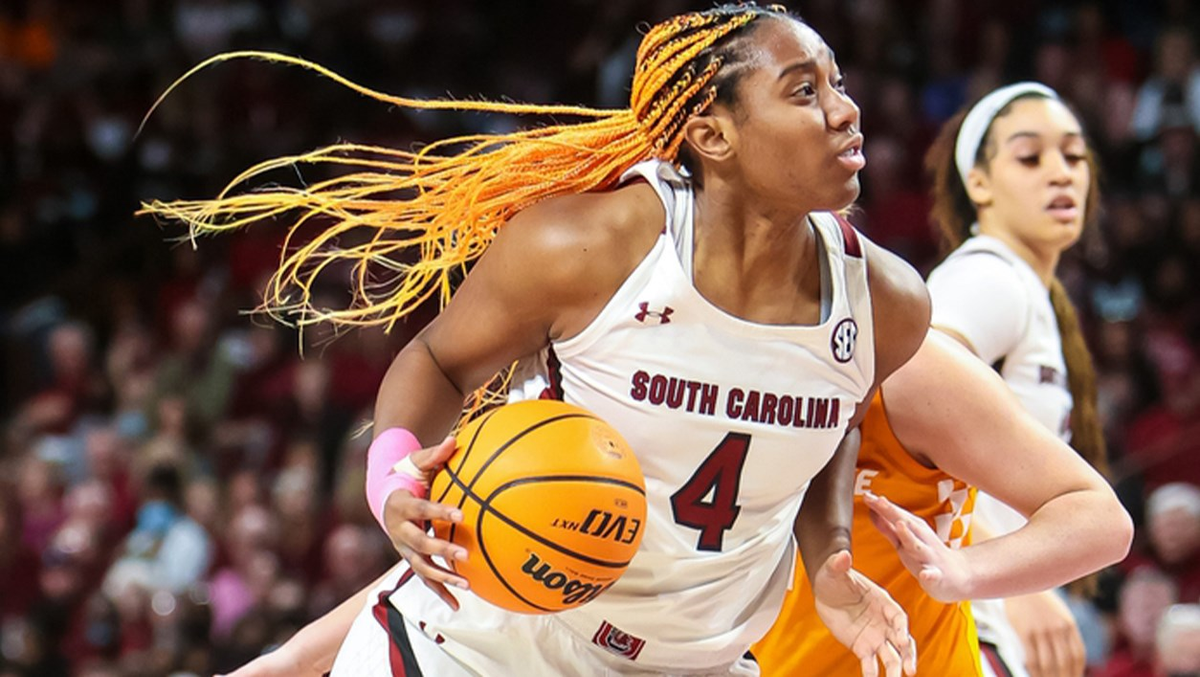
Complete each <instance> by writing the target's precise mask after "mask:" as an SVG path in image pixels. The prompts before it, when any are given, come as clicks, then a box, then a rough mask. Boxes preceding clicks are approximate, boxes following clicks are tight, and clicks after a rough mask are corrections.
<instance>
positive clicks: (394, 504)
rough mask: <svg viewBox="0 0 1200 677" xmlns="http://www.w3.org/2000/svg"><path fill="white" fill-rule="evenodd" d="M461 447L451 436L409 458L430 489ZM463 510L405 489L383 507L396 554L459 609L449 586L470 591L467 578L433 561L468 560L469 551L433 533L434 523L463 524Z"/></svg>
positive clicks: (443, 598)
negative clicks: (458, 446)
mask: <svg viewBox="0 0 1200 677" xmlns="http://www.w3.org/2000/svg"><path fill="white" fill-rule="evenodd" d="M456 448H457V445H456V443H455V441H454V438H453V437H448V438H446V440H445V441H444V442H442V443H441V444H439V445H438V446H436V447H429V448H426V449H422V450H420V451H417V452H413V454H412V456H410V457H409V458H410V459H411V460H412V463H413V465H414V466H416V468H417V470H418V471H419V472H420V473H421V474H422V477H419V478H417V479H418V480H419V481H420V482H421V483H422V484H424V485H425V487H426V489H428V488H429V486H430V484H431V483H432V482H433V476H434V475H435V474H437V472H438V470H440V469H441V467H442V466H443V465H445V463H446V461H447V460H448V459H449V458H450V456H452V455H453V454H454V450H455V449H456ZM462 519H463V516H462V511H461V510H459V509H457V508H454V507H451V506H448V505H444V504H441V503H434V502H433V501H428V500H425V499H423V498H417V497H416V496H413V494H412V492H410V491H407V490H405V489H398V490H396V491H393V492H392V494H391V495H390V496H388V499H387V502H386V503H385V504H384V506H383V523H384V524H385V525H386V526H387V534H388V538H390V539H391V540H392V545H393V546H394V547H395V548H396V552H398V553H400V556H401V557H403V558H404V560H405V561H406V562H408V565H409V566H410V567H411V568H412V570H413V573H415V574H416V575H417V576H419V577H420V578H421V580H422V581H423V582H424V583H425V585H426V586H428V587H429V589H430V590H433V591H434V592H435V593H436V594H437V596H438V597H441V598H442V600H443V601H445V602H446V604H449V605H450V608H452V609H454V610H455V611H457V610H458V600H456V599H455V598H454V595H451V594H450V591H449V590H447V589H446V586H447V585H453V586H455V587H458V588H462V589H463V590H466V589H468V584H467V579H465V578H463V577H462V576H459V575H457V574H455V573H454V572H453V571H451V570H449V569H447V568H445V567H442V566H440V565H438V564H437V563H435V562H434V561H433V557H434V556H437V557H440V558H442V559H443V560H445V561H447V562H449V561H453V560H458V561H464V560H466V559H467V550H466V548H463V547H462V546H458V545H454V544H453V543H450V542H449V541H443V540H440V539H438V538H435V537H433V536H432V535H431V534H430V533H429V524H430V522H432V521H435V520H436V521H441V522H462Z"/></svg>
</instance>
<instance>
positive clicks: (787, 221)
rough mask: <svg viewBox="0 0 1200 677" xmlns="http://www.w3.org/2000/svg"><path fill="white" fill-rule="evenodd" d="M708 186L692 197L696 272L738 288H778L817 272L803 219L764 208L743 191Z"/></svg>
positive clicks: (802, 215)
mask: <svg viewBox="0 0 1200 677" xmlns="http://www.w3.org/2000/svg"><path fill="white" fill-rule="evenodd" d="M722 188H723V187H719V186H712V185H711V184H710V185H707V186H705V188H704V189H697V191H696V206H695V207H696V210H695V239H694V250H693V262H694V264H695V269H696V270H697V271H700V270H702V269H706V268H707V269H713V268H715V269H717V270H721V271H724V272H726V273H729V274H732V275H733V278H732V279H736V280H738V281H739V283H740V284H743V285H744V284H749V285H755V284H756V283H758V282H759V281H763V282H769V283H770V284H779V283H780V281H784V280H791V279H795V278H796V277H797V274H798V273H802V272H805V271H812V270H815V269H816V267H815V266H816V255H815V251H816V249H815V244H816V239H815V238H816V235H815V233H814V232H813V230H812V228H811V227H810V226H809V224H808V213H807V212H797V211H788V212H783V211H780V210H773V209H771V208H769V207H767V208H764V207H763V205H762V204H761V203H760V202H754V201H752V200H749V199H746V198H743V197H741V196H743V195H745V194H746V192H745V191H739V190H725V189H722Z"/></svg>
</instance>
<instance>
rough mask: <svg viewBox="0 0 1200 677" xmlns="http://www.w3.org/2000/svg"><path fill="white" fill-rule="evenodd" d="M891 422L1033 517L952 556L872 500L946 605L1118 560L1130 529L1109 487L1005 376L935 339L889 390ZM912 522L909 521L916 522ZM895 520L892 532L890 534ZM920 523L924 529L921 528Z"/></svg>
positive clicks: (909, 440) (925, 452)
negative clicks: (1035, 413)
mask: <svg viewBox="0 0 1200 677" xmlns="http://www.w3.org/2000/svg"><path fill="white" fill-rule="evenodd" d="M884 395H885V398H886V400H885V405H886V404H887V403H888V402H891V403H894V404H891V405H890V406H888V421H889V423H890V424H891V427H892V430H893V431H894V432H895V434H896V437H897V438H898V439H900V440H901V441H902V442H903V443H904V445H905V447H906V448H907V449H909V451H910V452H912V453H914V455H917V456H918V457H920V458H923V459H925V460H927V461H928V462H930V463H932V464H933V465H936V466H937V467H939V468H941V469H942V470H944V471H946V472H947V473H949V474H951V475H953V476H955V477H958V478H960V479H962V480H963V481H965V482H967V483H969V484H973V485H975V486H977V487H979V488H980V489H982V490H984V491H986V492H987V493H989V494H991V495H992V496H995V497H996V498H998V499H999V500H1001V501H1003V502H1005V503H1007V504H1008V505H1010V506H1012V507H1013V508H1014V509H1016V510H1017V511H1018V512H1020V513H1021V514H1023V515H1025V516H1026V517H1028V519H1029V522H1028V523H1027V524H1026V525H1025V526H1024V527H1022V528H1021V529H1018V530H1017V531H1015V532H1013V533H1011V534H1008V535H1006V536H1003V537H1000V538H994V539H989V540H986V541H983V542H980V543H977V544H974V545H971V546H970V547H968V548H964V549H962V550H959V551H954V550H950V549H948V548H946V547H945V545H944V544H942V543H941V541H940V540H939V539H937V537H936V535H935V534H933V533H932V530H930V529H929V527H928V525H927V524H925V523H924V522H923V521H921V520H917V519H916V518H914V517H912V516H911V515H908V516H907V517H906V516H904V515H902V514H901V513H900V512H896V511H895V510H893V508H894V506H890V504H888V503H887V502H886V501H882V500H874V499H871V500H869V501H868V505H869V506H870V507H871V508H872V511H873V512H874V513H877V514H879V515H880V516H882V517H885V518H887V519H885V520H883V522H882V524H880V522H878V521H877V524H880V526H882V527H883V530H884V533H885V535H890V537H891V538H893V539H894V542H895V543H898V544H899V546H900V548H899V549H900V554H901V559H902V560H904V561H905V565H906V566H908V567H909V569H910V570H912V571H913V572H914V575H916V576H917V577H918V579H919V580H920V581H921V583H922V585H924V586H925V587H926V590H928V591H929V592H930V594H931V595H933V596H934V597H936V598H938V599H941V600H944V601H950V600H961V599H983V598H994V597H1009V596H1013V595H1020V594H1025V593H1031V592H1037V591H1041V590H1046V589H1048V588H1052V587H1054V586H1057V585H1061V584H1063V583H1066V582H1068V581H1072V580H1075V579H1077V578H1079V577H1081V576H1084V575H1087V574H1089V573H1091V572H1093V571H1095V570H1097V569H1099V568H1101V567H1103V566H1106V565H1108V564H1111V563H1113V562H1117V561H1119V560H1120V559H1121V558H1123V557H1124V556H1125V554H1126V553H1127V552H1128V550H1129V546H1130V543H1131V541H1132V538H1133V525H1132V522H1131V520H1130V518H1129V515H1128V513H1126V512H1125V510H1124V508H1122V507H1121V504H1120V502H1119V501H1118V500H1117V498H1116V496H1115V495H1114V494H1113V491H1112V489H1111V488H1110V487H1109V486H1108V483H1107V482H1105V480H1104V478H1103V477H1101V476H1100V475H1099V473H1097V472H1096V471H1095V470H1094V469H1092V467H1091V466H1089V465H1088V464H1087V463H1086V462H1085V461H1084V460H1083V459H1081V458H1080V457H1079V456H1078V455H1077V454H1076V453H1075V452H1074V451H1072V450H1071V448H1070V447H1068V446H1067V445H1066V444H1065V443H1063V442H1062V441H1061V440H1059V439H1058V438H1057V437H1055V436H1054V435H1053V434H1051V433H1050V432H1049V431H1048V430H1046V429H1045V428H1044V427H1043V426H1041V425H1039V424H1038V423H1037V421H1035V420H1034V419H1033V418H1032V417H1031V416H1030V415H1029V414H1028V413H1027V412H1026V411H1025V409H1024V408H1023V407H1022V406H1021V404H1020V403H1019V402H1018V401H1017V400H1016V398H1015V396H1013V394H1012V392H1011V391H1010V390H1009V389H1008V387H1007V385H1006V384H1005V383H1004V381H1003V380H1002V379H1000V377H999V376H998V375H997V374H996V373H995V372H993V371H992V370H991V369H988V368H987V366H986V365H984V364H983V363H981V362H980V361H979V360H978V359H976V358H975V357H974V356H973V355H971V354H969V353H968V352H967V351H966V350H965V349H963V348H962V347H961V346H959V345H958V344H957V343H954V342H953V341H952V340H951V339H949V338H947V337H943V336H940V335H938V334H937V333H936V332H934V333H931V335H930V338H929V339H928V340H927V341H926V344H925V345H924V346H923V347H922V349H921V350H920V351H919V352H918V354H917V355H916V356H915V357H914V358H913V360H912V361H911V362H910V363H909V364H908V365H906V366H905V368H904V369H901V370H899V371H897V372H896V374H895V375H893V377H892V378H891V379H889V380H888V381H887V383H886V384H884ZM910 518H911V519H910ZM889 525H890V531H889ZM922 526H923V527H924V528H922Z"/></svg>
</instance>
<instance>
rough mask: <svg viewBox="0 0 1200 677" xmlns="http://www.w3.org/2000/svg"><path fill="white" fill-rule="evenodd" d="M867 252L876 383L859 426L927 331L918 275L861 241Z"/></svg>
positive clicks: (857, 416) (925, 295)
mask: <svg viewBox="0 0 1200 677" xmlns="http://www.w3.org/2000/svg"><path fill="white" fill-rule="evenodd" d="M860 238H861V240H862V241H863V242H864V243H866V249H867V252H866V254H867V262H868V267H867V284H868V285H869V287H870V292H871V314H872V322H873V324H874V327H875V331H874V334H875V382H874V384H873V385H872V386H871V391H870V392H869V393H867V396H866V397H865V398H864V399H863V401H862V402H860V403H859V405H858V408H857V409H856V410H855V413H854V418H853V419H852V421H851V425H858V423H860V422H861V421H862V417H863V416H865V415H866V410H867V407H868V406H869V404H870V402H871V398H872V396H873V395H874V393H875V389H876V388H878V387H879V384H880V383H882V382H883V380H884V379H886V378H887V377H888V375H889V374H891V373H892V372H894V371H895V370H896V369H897V368H899V367H900V365H902V364H904V363H905V362H907V361H908V359H909V358H910V357H912V356H913V354H914V353H915V352H917V348H918V347H919V346H920V345H921V341H923V340H924V338H925V334H926V332H927V331H928V330H929V292H928V291H927V290H926V289H925V283H924V281H922V280H921V276H920V274H918V273H917V271H916V270H914V269H913V267H912V266H910V265H908V263H906V262H905V261H904V260H903V259H901V258H900V257H899V256H896V255H895V254H893V253H891V252H889V251H888V250H886V249H884V248H882V247H880V246H878V245H876V244H875V243H873V242H871V241H870V240H868V239H866V238H864V237H861V235H860Z"/></svg>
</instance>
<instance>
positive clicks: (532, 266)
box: [418, 195, 628, 394]
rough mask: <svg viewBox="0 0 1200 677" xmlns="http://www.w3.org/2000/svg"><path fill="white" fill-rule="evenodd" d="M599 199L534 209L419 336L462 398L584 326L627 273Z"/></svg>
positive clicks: (516, 221)
mask: <svg viewBox="0 0 1200 677" xmlns="http://www.w3.org/2000/svg"><path fill="white" fill-rule="evenodd" d="M597 199H600V198H599V197H598V196H594V195H593V196H572V197H568V198H560V199H559V200H557V201H550V202H548V203H543V204H542V205H538V206H535V207H532V208H530V209H528V210H526V211H525V212H522V213H521V214H518V215H517V216H516V217H514V218H513V219H512V220H511V221H510V222H509V223H507V224H506V225H505V226H504V227H502V228H501V229H500V231H499V232H498V233H497V235H496V238H495V239H494V240H493V242H492V244H491V245H489V247H488V250H487V251H486V252H485V253H484V254H483V256H481V257H480V259H479V260H478V262H477V263H476V264H475V266H474V267H473V268H472V270H471V272H470V274H468V275H467V277H466V279H465V280H464V281H463V283H462V285H461V286H460V287H459V289H458V290H457V292H456V293H455V295H454V297H453V299H452V300H451V301H450V303H449V304H448V305H447V306H446V308H445V309H443V310H442V312H441V313H440V314H439V315H438V317H437V318H436V319H434V320H433V322H431V323H430V324H429V326H428V327H426V328H425V330H424V331H422V332H421V334H420V335H419V336H418V340H419V341H420V342H421V343H422V344H424V347H425V348H426V349H427V350H428V351H429V354H430V356H431V357H432V359H433V360H434V362H436V363H437V366H438V368H439V369H440V370H441V371H442V373H444V374H445V375H446V377H447V378H448V379H449V380H450V382H451V383H453V384H454V385H455V387H456V388H457V389H458V390H459V391H460V392H462V393H464V394H465V393H469V392H471V391H473V390H475V389H476V388H478V387H480V386H481V385H482V384H483V383H485V382H486V381H487V380H488V379H489V378H491V377H492V375H494V374H495V373H497V372H498V371H500V370H502V369H504V368H505V367H507V366H508V365H510V364H511V363H512V362H513V361H515V360H517V359H519V358H522V357H525V356H527V355H531V354H533V353H536V352H537V351H539V350H541V349H542V348H544V347H545V346H546V345H548V344H549V342H550V341H551V340H552V339H553V338H556V337H557V336H559V335H560V334H561V333H562V332H563V331H564V327H570V326H574V325H577V324H579V322H581V321H582V320H581V319H580V318H582V317H584V316H585V315H587V313H589V312H592V313H593V315H594V313H595V312H596V311H597V310H598V308H599V307H600V306H602V304H603V303H604V302H605V301H606V300H607V298H608V297H609V296H611V294H612V292H613V291H614V290H615V289H616V288H617V287H618V286H619V285H620V282H621V280H622V279H623V278H624V276H625V275H626V274H627V273H628V271H627V270H624V268H623V267H622V266H621V265H620V263H619V260H620V258H621V257H619V256H614V255H613V252H610V251H607V248H609V247H611V246H612V242H613V238H611V237H609V236H608V234H607V233H606V232H605V227H604V224H603V223H598V219H599V218H603V213H602V212H599V214H600V215H599V216H598V211H597V210H595V209H589V208H588V207H589V206H590V201H595V200H597Z"/></svg>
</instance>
